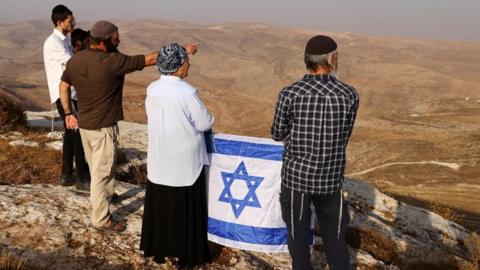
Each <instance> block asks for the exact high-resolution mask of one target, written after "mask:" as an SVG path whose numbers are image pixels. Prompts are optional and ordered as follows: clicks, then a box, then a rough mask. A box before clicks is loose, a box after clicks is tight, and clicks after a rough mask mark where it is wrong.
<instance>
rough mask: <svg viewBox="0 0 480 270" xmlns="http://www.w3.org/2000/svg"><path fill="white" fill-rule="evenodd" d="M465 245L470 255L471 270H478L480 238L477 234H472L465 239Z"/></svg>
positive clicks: (479, 263) (479, 264)
mask: <svg viewBox="0 0 480 270" xmlns="http://www.w3.org/2000/svg"><path fill="white" fill-rule="evenodd" d="M466 245H467V247H468V249H469V251H470V254H471V260H472V270H473V269H480V236H479V235H478V234H477V233H472V234H471V235H470V238H468V239H467V241H466Z"/></svg>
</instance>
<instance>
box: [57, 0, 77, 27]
mask: <svg viewBox="0 0 480 270" xmlns="http://www.w3.org/2000/svg"><path fill="white" fill-rule="evenodd" d="M70 15H73V13H72V11H71V10H70V9H68V8H67V7H66V6H64V5H57V6H55V7H54V8H53V9H52V22H53V25H55V26H57V22H58V21H61V22H63V21H64V20H65V19H67V17H68V16H70Z"/></svg>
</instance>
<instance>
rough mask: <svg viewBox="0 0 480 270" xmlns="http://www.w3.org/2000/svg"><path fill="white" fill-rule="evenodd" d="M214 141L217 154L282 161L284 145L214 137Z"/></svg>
mask: <svg viewBox="0 0 480 270" xmlns="http://www.w3.org/2000/svg"><path fill="white" fill-rule="evenodd" d="M214 143H215V147H214V149H215V150H214V152H215V153H217V154H223V155H230V156H242V157H249V158H260V159H267V160H274V161H282V155H283V146H282V145H273V144H261V143H252V142H242V141H233V140H224V139H217V138H215V139H214Z"/></svg>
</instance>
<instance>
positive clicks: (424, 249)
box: [0, 114, 475, 269]
mask: <svg viewBox="0 0 480 270" xmlns="http://www.w3.org/2000/svg"><path fill="white" fill-rule="evenodd" d="M36 117H37V118H38V119H37V118H36ZM40 118H42V116H38V115H32V114H29V119H30V122H31V123H36V124H38V123H42V119H43V120H45V119H44V118H42V119H40ZM46 123H48V124H49V122H48V120H47V121H46ZM48 124H47V125H48ZM57 124H58V123H57ZM120 129H121V131H120V132H121V141H120V143H121V149H122V152H124V153H125V157H124V158H125V161H126V163H125V164H124V166H121V169H120V171H121V173H122V172H123V174H128V173H129V172H130V171H131V170H135V168H138V166H142V164H144V162H145V150H146V137H145V136H146V130H145V126H144V125H140V124H135V123H127V122H122V123H121V124H120ZM56 134H57V133H52V134H50V135H49V136H50V137H51V141H49V142H47V143H44V144H43V145H42V143H40V144H38V145H32V144H30V142H29V140H28V138H24V137H22V134H18V133H16V134H15V133H12V134H4V135H2V136H3V138H4V139H7V140H9V141H11V142H12V145H13V144H15V145H17V147H54V146H58V144H59V142H58V139H59V137H58V136H57V135H58V134H57V135H56ZM22 140H23V141H22ZM18 145H20V146H18ZM21 145H25V146H21ZM47 145H48V146H47ZM116 192H117V193H118V194H119V195H120V196H119V202H118V203H116V204H114V205H113V207H112V209H111V210H112V212H113V213H114V215H116V216H118V217H119V218H121V219H123V220H125V221H127V223H128V229H127V231H125V232H123V233H119V234H115V233H105V232H100V231H97V230H96V229H94V228H92V227H91V226H90V221H89V218H88V217H89V207H90V206H89V199H88V193H87V192H82V191H78V190H76V189H75V188H74V187H62V186H57V185H42V184H41V185H17V186H12V185H10V186H0V248H1V249H3V250H8V251H9V252H11V253H12V254H13V255H14V256H16V257H19V258H21V259H23V260H25V263H26V265H27V266H30V267H32V268H34V269H175V267H174V266H173V264H174V263H173V262H171V261H168V262H167V263H166V264H164V265H157V264H155V263H154V262H152V261H150V260H144V259H143V257H142V254H141V252H140V251H139V248H138V246H139V240H140V229H141V217H142V212H143V197H144V189H143V188H142V187H141V186H138V185H132V184H128V183H124V182H118V184H117V186H116ZM345 196H346V198H347V199H348V201H349V204H350V207H349V215H350V225H349V230H348V235H347V242H348V243H349V246H350V255H351V267H352V269H475V266H474V265H473V264H472V263H471V261H472V258H473V257H474V256H475V254H473V249H471V248H469V244H468V243H469V241H470V239H471V238H472V236H471V234H470V232H469V231H468V230H466V229H465V228H463V227H462V226H460V225H458V224H456V223H453V222H451V221H448V220H445V219H444V218H442V217H440V216H439V215H437V214H435V213H432V212H428V211H426V210H425V209H422V208H418V207H414V206H411V205H408V204H405V203H402V202H399V201H397V200H395V199H393V198H392V197H389V196H387V195H385V194H383V193H381V192H379V191H378V190H377V189H375V188H374V187H373V186H371V185H369V184H366V183H363V182H360V181H355V180H353V179H349V180H348V181H347V182H346V186H345ZM314 241H315V242H314V247H313V249H312V261H313V263H314V265H315V267H316V269H324V268H325V265H326V263H325V258H324V256H323V252H322V245H321V240H320V238H317V237H316V238H315V239H314ZM212 248H213V249H214V250H215V251H217V252H216V255H217V257H216V260H215V261H214V262H213V263H211V264H209V265H205V266H203V267H201V268H199V269H290V266H289V265H290V260H289V256H288V254H263V253H255V252H246V251H241V250H236V249H230V248H224V249H223V250H220V248H219V247H217V246H213V245H212Z"/></svg>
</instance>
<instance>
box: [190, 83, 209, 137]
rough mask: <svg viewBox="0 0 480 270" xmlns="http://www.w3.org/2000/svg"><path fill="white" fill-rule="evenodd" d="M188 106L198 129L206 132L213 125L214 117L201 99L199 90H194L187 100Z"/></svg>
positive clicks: (193, 123)
mask: <svg viewBox="0 0 480 270" xmlns="http://www.w3.org/2000/svg"><path fill="white" fill-rule="evenodd" d="M187 107H188V110H189V111H190V120H191V121H192V125H193V126H194V127H195V129H196V130H198V131H200V132H204V131H207V130H209V129H210V128H211V127H212V125H213V121H214V118H213V116H212V115H211V114H210V112H209V111H208V110H207V108H206V107H205V105H204V104H203V102H202V101H201V100H200V97H199V96H198V93H197V90H195V91H193V92H192V94H191V95H190V98H189V99H188V100H187Z"/></svg>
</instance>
